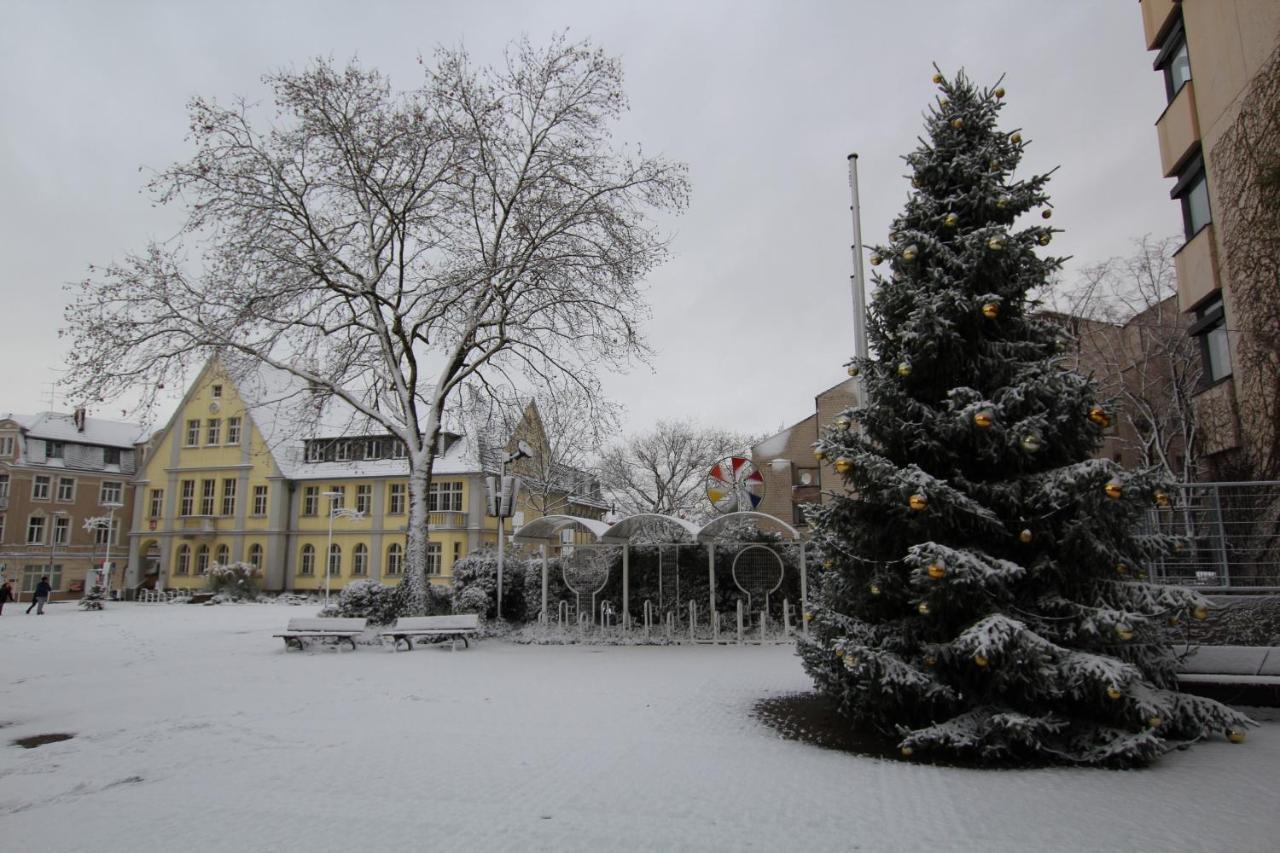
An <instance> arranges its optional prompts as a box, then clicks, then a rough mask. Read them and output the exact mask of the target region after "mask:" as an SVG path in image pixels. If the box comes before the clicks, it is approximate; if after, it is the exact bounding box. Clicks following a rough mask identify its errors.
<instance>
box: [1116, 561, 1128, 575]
mask: <svg viewBox="0 0 1280 853" xmlns="http://www.w3.org/2000/svg"><path fill="white" fill-rule="evenodd" d="M1116 574H1118V575H1127V574H1129V567H1128V566H1126V565H1125V564H1124V563H1117V564H1116Z"/></svg>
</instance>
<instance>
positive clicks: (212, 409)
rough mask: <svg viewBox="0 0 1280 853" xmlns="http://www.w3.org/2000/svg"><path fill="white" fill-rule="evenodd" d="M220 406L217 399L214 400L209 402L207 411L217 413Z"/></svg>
mask: <svg viewBox="0 0 1280 853" xmlns="http://www.w3.org/2000/svg"><path fill="white" fill-rule="evenodd" d="M221 408H222V404H221V403H219V402H218V401H217V400H214V401H213V402H212V403H210V404H209V411H210V412H213V413H214V414H215V415H216V414H217V413H218V411H219V410H220V409H221Z"/></svg>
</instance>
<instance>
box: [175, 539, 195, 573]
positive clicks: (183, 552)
mask: <svg viewBox="0 0 1280 853" xmlns="http://www.w3.org/2000/svg"><path fill="white" fill-rule="evenodd" d="M190 572H191V546H189V545H179V546H178V558H177V559H176V560H175V561H174V563H173V573H174V574H175V575H185V574H190Z"/></svg>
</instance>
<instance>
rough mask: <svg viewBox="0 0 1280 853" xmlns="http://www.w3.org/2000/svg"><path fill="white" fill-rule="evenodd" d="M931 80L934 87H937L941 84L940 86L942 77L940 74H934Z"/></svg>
mask: <svg viewBox="0 0 1280 853" xmlns="http://www.w3.org/2000/svg"><path fill="white" fill-rule="evenodd" d="M932 79H933V83H934V85H935V86H937V85H941V84H942V75H941V74H934V75H933V78H932Z"/></svg>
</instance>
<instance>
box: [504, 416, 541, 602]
mask: <svg viewBox="0 0 1280 853" xmlns="http://www.w3.org/2000/svg"><path fill="white" fill-rule="evenodd" d="M532 456H533V450H532V449H531V448H530V447H529V445H527V444H525V443H524V442H523V441H521V442H517V443H516V449H515V450H513V451H512V452H510V453H508V454H507V455H506V456H504V457H502V464H501V465H500V466H498V473H499V474H500V475H501V476H499V478H498V488H499V489H500V490H501V489H502V488H503V481H505V480H506V478H507V465H508V464H510V463H512V462H516V461H517V460H520V459H529V458H531V457H532ZM515 502H516V488H515V485H514V484H512V487H511V501H510V503H509V504H508V505H507V506H506V507H505V510H506V512H505V513H504V512H503V510H504V507H503V506H502V498H501V496H500V495H499V496H498V499H497V500H496V501H495V504H496V505H497V506H496V509H497V512H496V513H495V515H497V517H498V621H499V622H501V621H502V563H503V556H504V552H505V548H504V545H505V543H504V539H503V534H504V532H505V531H506V527H507V522H506V517H507V515H510V514H511V510H512V508H513V507H514V505H515Z"/></svg>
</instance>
